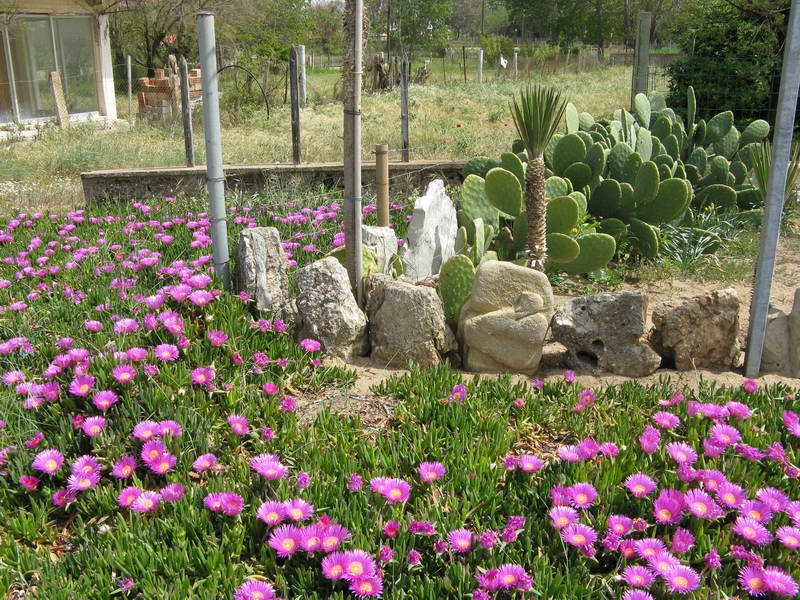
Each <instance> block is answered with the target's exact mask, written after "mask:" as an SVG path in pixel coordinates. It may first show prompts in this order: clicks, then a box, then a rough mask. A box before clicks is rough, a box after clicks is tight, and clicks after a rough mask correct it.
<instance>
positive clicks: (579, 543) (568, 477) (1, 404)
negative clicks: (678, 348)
mask: <svg viewBox="0 0 800 600" xmlns="http://www.w3.org/2000/svg"><path fill="white" fill-rule="evenodd" d="M199 211H202V205H201V204H199V203H188V202H186V203H184V202H173V201H164V202H158V203H153V204H152V205H150V206H148V205H144V204H136V205H134V206H133V207H106V208H104V209H102V208H100V209H94V210H93V211H91V212H74V213H69V214H66V215H47V214H45V215H32V214H27V215H18V216H17V217H15V218H12V219H9V220H6V221H4V222H2V223H0V229H2V233H1V234H0V245H1V246H0V247H2V261H0V306H2V314H0V363H1V367H2V368H0V371H1V373H0V376H1V377H2V383H0V421H1V422H0V522H2V524H3V525H2V528H0V590H2V591H3V592H4V593H5V592H10V593H11V594H12V597H19V596H22V597H39V598H47V599H60V598H64V599H67V598H70V599H71V598H91V599H94V598H111V597H120V596H122V597H129V598H148V599H151V598H201V599H209V600H210V599H219V598H235V599H236V600H244V599H247V600H255V599H260V600H266V599H267V598H271V597H282V598H348V597H376V596H379V595H380V596H381V597H384V598H396V599H400V598H414V599H428V598H430V599H434V598H478V599H481V598H484V599H485V598H503V597H531V598H533V597H537V598H586V599H589V598H609V599H610V598H624V599H625V600H647V599H649V598H651V597H652V598H672V597H688V598H698V599H699V598H727V597H734V596H737V597H740V598H745V597H748V596H753V597H765V598H777V597H793V596H796V595H797V593H798V591H797V583H796V582H798V581H800V567H798V564H800V551H799V550H798V547H799V546H800V504H799V502H800V479H798V478H797V477H798V469H797V467H798V463H800V452H798V447H800V439H798V436H800V422H798V416H797V414H798V412H800V399H798V396H797V390H793V389H790V388H788V387H785V386H772V387H762V388H758V387H757V386H755V385H754V384H753V383H752V382H744V384H743V386H742V387H741V388H735V389H720V388H715V387H713V386H711V385H703V386H701V388H700V389H699V390H698V391H695V392H692V391H688V390H675V389H672V388H671V387H670V385H669V382H668V381H667V380H664V381H662V383H661V384H659V385H657V386H655V387H650V388H644V387H642V386H640V385H637V384H633V383H630V384H625V385H622V386H618V387H612V388H608V389H596V390H584V389H581V387H580V386H578V385H577V384H576V383H575V382H574V377H572V374H570V373H567V374H566V375H565V378H564V380H563V381H557V382H551V383H546V384H543V385H539V382H535V381H532V382H531V384H530V385H522V384H514V383H513V382H512V381H511V380H509V379H507V378H501V379H499V380H494V379H468V378H465V377H464V375H463V374H460V373H458V372H455V371H451V370H449V369H448V368H446V367H442V368H439V369H435V370H431V371H427V372H419V371H412V372H411V373H410V374H408V375H399V376H396V377H393V378H391V379H390V380H388V381H386V382H385V383H383V384H382V385H381V386H380V387H379V388H378V389H377V390H376V392H377V393H379V394H385V395H392V396H395V397H397V398H398V399H399V401H400V402H399V404H398V407H397V410H396V414H395V415H394V417H393V419H392V421H391V422H390V423H389V425H388V426H387V428H386V429H385V430H383V431H381V432H380V433H377V434H376V433H374V432H372V433H369V432H366V431H365V430H364V429H363V428H362V427H361V424H360V423H359V422H358V420H356V419H349V418H346V417H342V416H339V415H337V416H334V415H332V414H330V413H327V412H325V413H323V414H322V415H321V416H320V417H319V418H318V419H317V420H316V422H315V423H314V424H313V425H310V426H301V425H299V424H298V420H297V416H296V413H295V410H296V406H297V401H298V399H300V400H302V398H303V397H304V396H308V395H312V394H315V393H318V392H320V391H321V390H324V389H325V388H326V387H328V386H346V385H348V384H349V383H351V382H352V378H353V374H352V373H351V372H349V371H347V370H344V369H340V368H335V367H330V366H325V365H324V363H320V359H321V358H322V357H321V356H320V353H319V351H318V345H317V344H315V343H314V341H313V340H305V341H302V342H301V343H297V342H296V341H295V340H294V338H293V337H292V335H291V331H290V330H288V329H287V328H286V327H285V324H283V323H282V322H281V321H279V320H274V319H269V320H268V319H262V320H256V319H254V317H253V315H252V313H251V311H250V306H249V304H248V302H247V298H243V297H239V296H237V295H230V294H222V293H221V292H220V291H219V290H218V286H217V285H216V283H215V282H214V281H213V279H212V278H211V277H210V260H209V256H208V255H209V254H210V248H209V240H208V221H207V219H206V217H205V216H204V215H203V214H200V213H199ZM340 212H341V211H340V210H339V207H338V206H336V205H335V203H331V202H328V203H324V204H323V205H322V206H319V204H318V205H316V208H308V209H303V208H301V207H299V206H286V207H284V208H282V209H281V211H280V213H273V212H270V210H269V209H261V210H253V211H250V212H245V211H243V210H242V209H239V210H237V211H236V212H234V213H233V221H235V223H234V227H233V228H232V229H233V231H232V232H231V233H232V235H231V237H232V239H235V233H236V232H235V229H236V228H240V227H244V226H248V225H252V224H256V223H257V224H262V225H265V224H274V225H277V226H279V228H280V229H281V231H282V234H283V236H284V239H287V241H288V243H287V251H288V252H291V253H292V255H293V256H292V259H293V260H297V261H299V262H301V263H302V262H307V261H308V260H310V259H312V258H315V257H317V256H321V255H322V253H324V252H327V251H328V250H329V249H330V247H331V244H334V243H339V242H340V239H341V237H340V236H337V235H336V234H337V233H339V224H340V217H339V214H340ZM368 212H369V211H368ZM394 218H395V221H396V224H397V226H398V230H399V231H400V232H401V233H402V229H403V223H404V215H403V214H402V213H401V212H400V211H395V214H394ZM681 392H683V394H681Z"/></svg>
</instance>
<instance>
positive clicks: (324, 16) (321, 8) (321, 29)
mask: <svg viewBox="0 0 800 600" xmlns="http://www.w3.org/2000/svg"><path fill="white" fill-rule="evenodd" d="M309 19H310V20H311V22H312V23H313V24H314V30H313V32H312V33H311V39H310V43H311V45H312V46H313V47H314V48H315V49H317V50H320V51H321V52H324V53H325V54H327V55H328V56H330V55H331V54H338V53H339V52H340V51H341V49H342V46H343V45H344V31H343V30H342V22H343V21H342V19H344V3H343V2H341V1H340V0H328V1H327V2H321V3H319V4H312V5H311V6H310V7H309Z"/></svg>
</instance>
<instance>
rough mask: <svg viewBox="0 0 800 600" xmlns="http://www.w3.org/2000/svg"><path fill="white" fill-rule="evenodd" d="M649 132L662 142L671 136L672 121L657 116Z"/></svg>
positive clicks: (662, 116)
mask: <svg viewBox="0 0 800 600" xmlns="http://www.w3.org/2000/svg"><path fill="white" fill-rule="evenodd" d="M650 132H651V133H652V134H653V135H654V136H656V137H657V138H658V139H659V140H661V141H662V142H663V141H664V139H665V138H666V137H667V136H669V135H672V121H670V120H669V117H666V116H665V115H659V116H658V118H657V119H656V120H655V122H654V123H653V127H651V128H650Z"/></svg>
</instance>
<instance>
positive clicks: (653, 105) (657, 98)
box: [647, 91, 667, 112]
mask: <svg viewBox="0 0 800 600" xmlns="http://www.w3.org/2000/svg"><path fill="white" fill-rule="evenodd" d="M647 97H648V98H649V99H650V110H651V111H653V112H658V111H660V110H664V109H665V108H667V100H666V98H664V94H662V93H661V92H655V91H653V92H650V93H649V94H648V95H647Z"/></svg>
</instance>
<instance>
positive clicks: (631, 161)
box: [622, 152, 644, 185]
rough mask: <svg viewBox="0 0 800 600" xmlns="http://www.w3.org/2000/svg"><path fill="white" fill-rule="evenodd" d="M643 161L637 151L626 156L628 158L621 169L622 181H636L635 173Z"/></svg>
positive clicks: (632, 182)
mask: <svg viewBox="0 0 800 600" xmlns="http://www.w3.org/2000/svg"><path fill="white" fill-rule="evenodd" d="M643 163H644V161H643V160H642V157H641V155H640V154H639V153H638V152H633V153H631V155H630V156H628V160H627V161H625V168H624V169H623V171H622V181H625V182H627V183H630V184H631V185H633V184H634V182H635V181H636V175H637V174H638V173H639V169H641V168H642V164H643Z"/></svg>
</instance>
